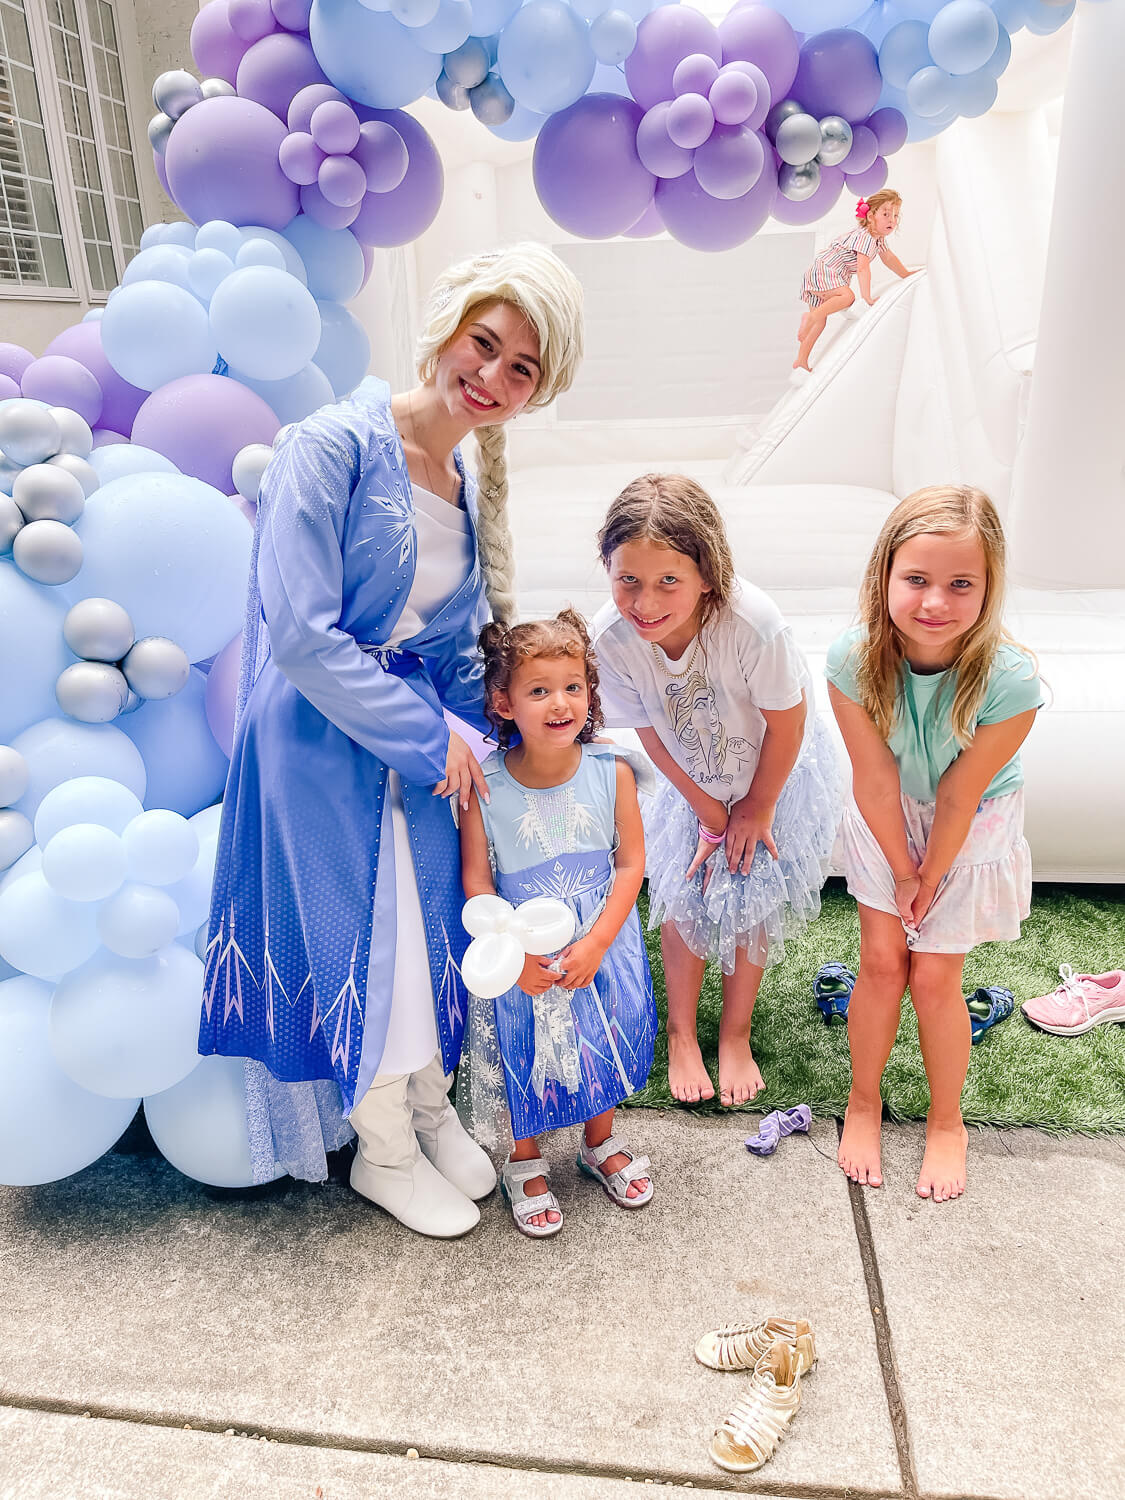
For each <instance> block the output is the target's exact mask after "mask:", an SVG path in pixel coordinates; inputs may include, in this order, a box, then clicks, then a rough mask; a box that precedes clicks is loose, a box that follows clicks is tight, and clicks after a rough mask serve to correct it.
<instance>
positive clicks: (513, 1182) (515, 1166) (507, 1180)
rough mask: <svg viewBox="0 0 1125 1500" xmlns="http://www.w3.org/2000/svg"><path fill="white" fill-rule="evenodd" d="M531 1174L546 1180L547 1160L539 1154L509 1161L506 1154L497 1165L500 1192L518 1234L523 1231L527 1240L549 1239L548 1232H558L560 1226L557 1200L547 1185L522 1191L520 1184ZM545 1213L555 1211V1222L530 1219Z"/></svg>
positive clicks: (526, 1180) (522, 1187)
mask: <svg viewBox="0 0 1125 1500" xmlns="http://www.w3.org/2000/svg"><path fill="white" fill-rule="evenodd" d="M532 1177H544V1178H547V1180H548V1181H550V1178H548V1177H547V1163H546V1162H545V1161H544V1160H543V1158H542V1157H541V1156H532V1157H529V1158H528V1159H527V1160H526V1161H513V1160H512V1159H511V1157H509V1158H508V1160H507V1161H505V1162H504V1163H503V1165H502V1166H501V1168H500V1192H501V1195H502V1196H503V1198H504V1201H505V1203H507V1205H508V1207H509V1208H510V1209H511V1211H512V1222H513V1223H514V1224H515V1226H516V1228H517V1229H518V1230H519V1232H520V1233H521V1234H526V1235H527V1237H528V1239H529V1240H546V1239H550V1237H551V1235H553V1234H558V1232H559V1230H560V1229H561V1228H562V1227H563V1219H562V1210H561V1209H560V1208H559V1200H558V1199H557V1198H556V1197H555V1195H554V1193H552V1192H551V1190H550V1189H549V1188H548V1190H547V1191H546V1192H545V1193H536V1194H535V1196H534V1197H529V1196H528V1194H527V1193H526V1192H525V1191H524V1183H525V1182H528V1181H530V1179H531V1178H532ZM546 1213H556V1214H558V1216H559V1217H558V1220H557V1222H556V1223H554V1224H549V1223H548V1224H532V1223H531V1222H530V1221H531V1220H532V1219H533V1218H534V1217H535V1215H536V1214H546Z"/></svg>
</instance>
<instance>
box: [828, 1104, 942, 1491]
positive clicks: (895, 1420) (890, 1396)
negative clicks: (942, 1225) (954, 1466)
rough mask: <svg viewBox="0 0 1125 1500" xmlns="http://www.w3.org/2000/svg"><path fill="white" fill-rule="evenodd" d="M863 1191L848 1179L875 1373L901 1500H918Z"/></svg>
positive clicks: (840, 1130) (839, 1126) (838, 1130)
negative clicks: (872, 1337) (888, 1422)
mask: <svg viewBox="0 0 1125 1500" xmlns="http://www.w3.org/2000/svg"><path fill="white" fill-rule="evenodd" d="M843 1128H844V1126H843V1121H842V1120H837V1122H836V1133H837V1136H840V1135H841V1134H842V1133H843ZM863 1193H864V1190H863V1188H861V1187H860V1185H859V1183H858V1182H853V1181H852V1180H851V1179H850V1178H848V1201H849V1202H850V1203H851V1206H852V1221H853V1223H854V1224H855V1236H856V1242H857V1245H858V1248H859V1259H860V1264H861V1265H862V1266H863V1278H864V1281H865V1282H866V1283H867V1300H868V1303H869V1305H870V1308H871V1323H872V1326H873V1327H874V1329H875V1351H876V1354H877V1356H878V1359H879V1370H880V1372H881V1374H882V1376H883V1391H884V1394H885V1396H886V1399H887V1412H888V1414H889V1416H890V1419H891V1431H892V1432H893V1433H894V1439H895V1452H896V1453H897V1455H898V1467H899V1474H900V1476H901V1480H902V1492H903V1495H904V1497H905V1500H920V1496H921V1491H920V1489H919V1487H918V1475H917V1472H916V1471H915V1468H914V1455H913V1452H912V1450H911V1445H910V1427H909V1424H908V1423H907V1419H906V1402H905V1401H904V1399H903V1395H902V1386H901V1383H900V1381H899V1374H898V1361H897V1360H896V1359H895V1351H894V1344H893V1342H892V1340H891V1329H890V1322H889V1320H888V1317H887V1303H886V1299H885V1296H884V1293H883V1278H882V1276H881V1274H880V1272H879V1260H878V1257H877V1256H876V1254H875V1241H874V1239H873V1237H872V1234H871V1221H870V1219H869V1218H868V1217H867V1204H866V1203H865V1202H864V1197H863Z"/></svg>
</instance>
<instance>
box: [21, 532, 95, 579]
mask: <svg viewBox="0 0 1125 1500" xmlns="http://www.w3.org/2000/svg"><path fill="white" fill-rule="evenodd" d="M12 557H13V559H14V560H15V564H16V567H17V568H19V570H20V572H21V573H26V574H27V576H28V578H32V579H34V580H35V582H36V583H50V584H56V583H69V582H70V580H71V579H72V578H73V577H74V575H75V574H76V573H77V572H78V570H79V568H80V567H81V566H82V543H81V541H80V540H79V538H78V536H77V534H76V533H75V532H73V531H71V529H70V527H69V526H65V525H64V524H63V523H62V521H29V522H28V523H27V525H26V526H25V527H23V529H22V530H21V531H18V532H17V533H16V539H15V541H14V542H13V543H12Z"/></svg>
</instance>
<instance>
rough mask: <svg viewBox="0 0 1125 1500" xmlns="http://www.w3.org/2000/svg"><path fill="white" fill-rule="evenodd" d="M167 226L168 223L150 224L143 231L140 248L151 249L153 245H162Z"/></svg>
mask: <svg viewBox="0 0 1125 1500" xmlns="http://www.w3.org/2000/svg"><path fill="white" fill-rule="evenodd" d="M167 228H168V226H167V224H149V225H148V226H147V227H146V228H145V229H143V230H142V231H141V241H140V247H139V248H140V249H142V250H151V249H152V247H153V245H162V244H163V243H164V231H165V230H166V229H167Z"/></svg>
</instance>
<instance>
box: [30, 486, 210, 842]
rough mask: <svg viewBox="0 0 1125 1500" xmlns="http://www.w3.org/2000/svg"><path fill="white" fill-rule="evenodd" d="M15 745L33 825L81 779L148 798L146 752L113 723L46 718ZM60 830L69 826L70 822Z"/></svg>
mask: <svg viewBox="0 0 1125 1500" xmlns="http://www.w3.org/2000/svg"><path fill="white" fill-rule="evenodd" d="M228 503H229V502H228ZM12 745H13V747H14V748H15V749H16V750H18V751H19V752H20V754H21V755H22V756H23V757H24V758H25V760H26V761H27V766H28V771H29V773H30V779H29V781H28V787H27V791H26V792H25V793H24V795H23V796H22V797H21V798H20V800H19V801H18V802H17V803H16V808H17V810H18V811H19V812H21V813H23V815H24V817H25V818H30V819H31V820H32V822H34V821H35V817H36V814H37V813H38V811H39V806H40V803H41V802H42V801H43V799H44V797H45V796H46V795H47V793H48V792H50V791H53V790H54V788H55V787H57V786H61V785H62V783H63V782H64V781H70V780H72V779H74V778H75V777H80V776H104V777H105V778H106V779H107V780H109V781H117V782H120V783H121V785H122V786H124V787H125V788H127V790H128V791H130V792H132V793H133V795H134V797H135V798H136V799H137V802H138V803H139V802H140V801H141V799H142V798H143V797H144V794H145V763H144V761H143V760H142V759H141V753H140V751H139V750H138V749H137V747H136V745H134V744H133V742H132V740H131V739H130V738H129V736H128V735H126V734H122V733H121V731H120V729H118V728H117V727H116V726H115V725H113V724H79V723H77V722H76V721H75V720H74V719H42V720H40V722H39V723H38V724H33V725H32V726H31V728H30V729H25V730H24V732H23V733H22V734H19V735H17V736H16V738H15V739H14V740H13V741H12ZM134 816H135V814H134ZM79 821H82V822H97V821H99V820H98V819H96V818H89V817H84V818H82V819H79V818H78V817H77V816H74V817H70V818H67V820H66V822H69V823H76V822H79ZM126 821H128V820H127V819H126ZM122 826H124V824H123V825H122ZM59 827H65V823H64V824H59ZM54 831H55V832H57V831H58V829H57V828H56V829H55V830H54Z"/></svg>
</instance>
